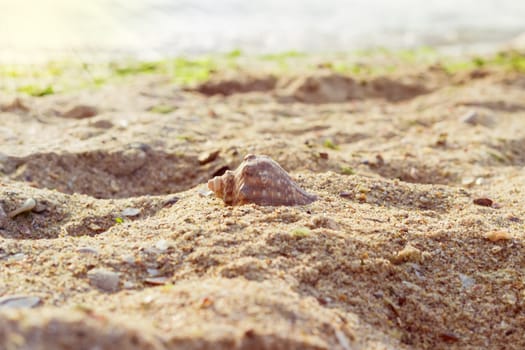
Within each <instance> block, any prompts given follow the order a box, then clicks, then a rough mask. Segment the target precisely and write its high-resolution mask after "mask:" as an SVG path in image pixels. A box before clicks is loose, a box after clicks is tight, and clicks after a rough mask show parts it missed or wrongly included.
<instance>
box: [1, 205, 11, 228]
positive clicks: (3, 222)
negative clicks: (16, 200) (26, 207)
mask: <svg viewBox="0 0 525 350" xmlns="http://www.w3.org/2000/svg"><path fill="white" fill-rule="evenodd" d="M8 220H9V219H8V216H7V214H6V213H5V211H4V208H3V207H2V205H0V229H2V228H4V227H5V226H6V225H7V221H8Z"/></svg>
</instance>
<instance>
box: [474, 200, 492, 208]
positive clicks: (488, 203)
mask: <svg viewBox="0 0 525 350" xmlns="http://www.w3.org/2000/svg"><path fill="white" fill-rule="evenodd" d="M473 202H474V204H477V205H481V206H483V207H490V206H492V203H493V201H492V199H490V198H476V199H474V200H473Z"/></svg>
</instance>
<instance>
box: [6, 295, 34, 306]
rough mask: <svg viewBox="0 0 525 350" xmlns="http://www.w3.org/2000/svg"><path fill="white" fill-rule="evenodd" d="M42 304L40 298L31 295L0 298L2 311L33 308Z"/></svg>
mask: <svg viewBox="0 0 525 350" xmlns="http://www.w3.org/2000/svg"><path fill="white" fill-rule="evenodd" d="M38 304H40V298H39V297H35V296H30V295H6V296H4V297H1V298H0V309H4V308H5V309H7V308H16V309H20V308H32V307H35V306H37V305H38Z"/></svg>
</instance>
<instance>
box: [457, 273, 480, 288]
mask: <svg viewBox="0 0 525 350" xmlns="http://www.w3.org/2000/svg"><path fill="white" fill-rule="evenodd" d="M459 280H460V281H461V285H462V286H463V288H465V289H469V288H470V287H472V286H473V285H474V284H476V280H475V279H474V278H472V277H470V276H467V275H464V274H462V273H460V274H459Z"/></svg>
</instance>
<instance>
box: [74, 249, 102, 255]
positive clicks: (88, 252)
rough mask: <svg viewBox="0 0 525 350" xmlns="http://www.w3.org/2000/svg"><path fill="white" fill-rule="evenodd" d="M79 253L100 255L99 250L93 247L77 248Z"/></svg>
mask: <svg viewBox="0 0 525 350" xmlns="http://www.w3.org/2000/svg"><path fill="white" fill-rule="evenodd" d="M77 253H80V254H93V255H98V250H96V249H95V248H91V247H79V248H77Z"/></svg>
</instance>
